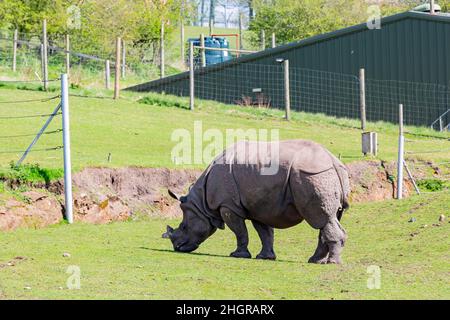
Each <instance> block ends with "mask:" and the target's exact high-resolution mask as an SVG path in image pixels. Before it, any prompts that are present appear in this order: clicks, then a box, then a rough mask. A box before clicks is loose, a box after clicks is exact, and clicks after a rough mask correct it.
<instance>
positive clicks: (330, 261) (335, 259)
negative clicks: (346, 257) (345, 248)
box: [327, 258, 342, 264]
mask: <svg viewBox="0 0 450 320" xmlns="http://www.w3.org/2000/svg"><path fill="white" fill-rule="evenodd" d="M327 263H328V264H341V263H342V261H341V259H340V258H333V259H328V261H327Z"/></svg>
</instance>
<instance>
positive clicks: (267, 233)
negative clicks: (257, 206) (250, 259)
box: [252, 220, 277, 260]
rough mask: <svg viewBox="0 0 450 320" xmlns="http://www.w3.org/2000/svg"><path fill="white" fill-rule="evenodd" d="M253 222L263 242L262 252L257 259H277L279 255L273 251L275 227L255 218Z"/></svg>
mask: <svg viewBox="0 0 450 320" xmlns="http://www.w3.org/2000/svg"><path fill="white" fill-rule="evenodd" d="M252 224H253V227H255V229H256V232H258V235H259V238H260V239H261V244H262V249H261V252H260V253H259V254H258V255H257V256H256V259H267V260H275V259H276V258H277V257H276V255H275V252H274V251H273V228H272V227H270V226H268V225H266V224H263V223H260V222H258V221H254V220H252Z"/></svg>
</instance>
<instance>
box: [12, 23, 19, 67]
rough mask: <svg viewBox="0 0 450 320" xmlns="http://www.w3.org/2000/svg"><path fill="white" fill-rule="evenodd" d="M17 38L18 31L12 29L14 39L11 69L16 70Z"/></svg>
mask: <svg viewBox="0 0 450 320" xmlns="http://www.w3.org/2000/svg"><path fill="white" fill-rule="evenodd" d="M18 38H19V31H18V30H17V29H16V30H14V39H13V65H12V70H13V72H16V70H17V40H18Z"/></svg>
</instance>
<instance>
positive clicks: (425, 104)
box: [127, 11, 450, 126]
mask: <svg viewBox="0 0 450 320" xmlns="http://www.w3.org/2000/svg"><path fill="white" fill-rule="evenodd" d="M282 59H289V63H290V83H291V84H290V88H291V101H292V102H291V105H292V109H294V110H300V111H305V112H316V113H325V114H329V115H334V116H337V117H350V118H358V117H359V80H358V74H359V69H360V68H364V69H365V74H366V105H367V118H368V120H372V121H376V120H384V121H390V122H395V121H397V119H398V118H397V117H398V115H397V110H398V104H399V103H403V104H404V105H405V121H406V123H407V124H415V125H425V126H429V125H431V123H432V122H433V121H434V120H436V119H437V118H438V117H439V116H440V115H442V114H443V113H445V112H446V111H447V110H448V109H449V108H450V104H449V101H450V100H449V93H450V91H449V86H450V15H447V14H440V13H439V14H434V15H431V14H429V13H423V12H416V11H410V12H405V13H401V14H397V15H393V16H389V17H385V18H382V19H381V28H380V29H369V28H368V26H367V24H365V23H364V24H360V25H356V26H352V27H349V28H345V29H342V30H338V31H334V32H331V33H327V34H323V35H318V36H315V37H311V38H308V39H305V40H301V41H298V42H293V43H290V44H287V45H283V46H279V47H276V48H272V49H267V50H264V51H260V52H257V53H254V54H250V55H246V56H241V57H239V58H237V59H234V60H232V61H228V62H225V63H221V64H217V65H212V66H207V67H204V68H197V69H196V70H195V95H196V97H198V98H203V99H212V100H217V101H221V102H225V103H239V104H245V103H244V102H245V101H247V100H248V99H251V101H256V100H257V99H258V97H259V98H260V100H261V97H263V98H262V100H264V101H265V103H266V104H269V105H270V106H271V107H276V108H283V107H284V94H283V90H284V82H283V66H282V64H280V63H279V60H282ZM277 60H278V61H277ZM127 90H131V91H140V92H150V91H152V92H165V93H167V94H175V95H179V96H188V95H189V72H185V73H181V74H177V75H174V76H170V77H167V78H163V79H159V80H155V81H152V82H148V83H144V84H141V85H138V86H134V87H130V88H128V89H127ZM244 97H248V98H247V100H245V99H244ZM260 102H261V101H260ZM447 120H448V119H447ZM447 123H448V121H447Z"/></svg>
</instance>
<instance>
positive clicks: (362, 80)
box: [359, 68, 366, 131]
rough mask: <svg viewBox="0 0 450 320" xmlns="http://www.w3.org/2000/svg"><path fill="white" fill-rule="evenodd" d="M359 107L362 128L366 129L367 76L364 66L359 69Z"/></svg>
mask: <svg viewBox="0 0 450 320" xmlns="http://www.w3.org/2000/svg"><path fill="white" fill-rule="evenodd" d="M359 108H360V116H361V130H363V131H365V130H366V76H365V70H364V68H361V69H359Z"/></svg>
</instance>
